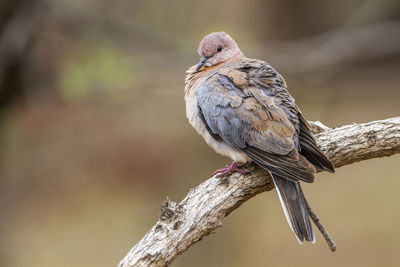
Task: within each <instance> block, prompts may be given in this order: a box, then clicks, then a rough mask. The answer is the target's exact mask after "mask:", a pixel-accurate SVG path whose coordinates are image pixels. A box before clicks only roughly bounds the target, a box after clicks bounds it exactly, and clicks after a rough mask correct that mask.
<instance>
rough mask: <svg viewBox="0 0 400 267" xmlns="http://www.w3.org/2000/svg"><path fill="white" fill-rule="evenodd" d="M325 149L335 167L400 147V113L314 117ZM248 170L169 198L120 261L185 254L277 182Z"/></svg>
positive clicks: (124, 264)
mask: <svg viewBox="0 0 400 267" xmlns="http://www.w3.org/2000/svg"><path fill="white" fill-rule="evenodd" d="M311 124H312V130H313V132H314V133H317V134H316V135H315V137H316V139H317V142H318V144H319V146H320V147H321V149H322V151H324V153H326V155H327V156H328V157H329V158H330V159H331V160H332V161H333V163H334V164H335V167H336V168H338V167H341V166H343V165H347V164H351V163H354V162H357V161H361V160H367V159H372V158H378V157H383V156H391V155H394V154H397V153H400V117H396V118H391V119H387V120H381V121H373V122H368V123H363V124H352V125H344V126H340V127H336V128H333V129H329V128H327V127H326V126H324V125H322V124H321V123H318V122H317V123H311ZM245 168H246V169H247V170H251V172H250V173H248V174H239V173H233V174H231V175H229V176H227V177H225V178H216V177H211V178H209V179H208V180H206V181H204V182H203V183H201V184H200V185H198V186H197V187H195V188H192V189H190V190H189V193H188V194H187V196H186V197H185V199H183V200H182V202H180V203H176V202H173V201H170V200H169V198H167V200H166V201H165V202H164V204H163V205H162V208H161V214H160V219H159V221H158V222H157V223H156V224H155V225H154V226H153V228H152V229H151V230H150V231H149V232H148V233H147V234H146V235H145V236H144V237H143V238H142V240H140V241H139V243H137V244H136V245H135V246H134V247H133V248H132V249H131V250H130V251H129V252H128V254H127V255H126V256H125V258H124V259H123V260H122V261H121V262H120V263H119V265H118V266H120V267H130V266H167V265H169V264H170V263H171V262H172V261H173V260H174V259H175V258H176V256H178V255H179V254H181V253H183V252H184V251H185V250H187V249H188V248H189V247H190V246H191V245H193V244H194V243H196V242H198V241H200V240H201V239H202V238H203V237H204V236H207V235H209V234H210V233H213V232H215V230H216V229H217V228H218V227H221V226H222V220H223V219H224V217H225V216H227V215H228V214H229V213H231V212H232V211H233V210H234V209H236V208H238V207H239V206H240V205H241V204H242V203H244V202H245V201H247V200H248V199H250V198H252V197H254V196H255V195H257V194H259V193H261V192H264V191H269V190H272V189H273V188H274V185H273V182H272V181H271V178H270V176H269V174H268V172H267V171H265V170H263V169H261V168H260V167H258V166H256V165H254V164H247V165H246V166H245Z"/></svg>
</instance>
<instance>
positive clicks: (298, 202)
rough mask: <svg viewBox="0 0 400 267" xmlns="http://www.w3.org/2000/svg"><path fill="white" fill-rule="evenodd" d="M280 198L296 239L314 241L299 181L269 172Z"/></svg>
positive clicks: (301, 241)
mask: <svg viewBox="0 0 400 267" xmlns="http://www.w3.org/2000/svg"><path fill="white" fill-rule="evenodd" d="M271 176H272V179H273V181H274V183H275V187H276V189H277V191H278V195H279V199H280V200H281V203H282V207H283V210H284V212H285V215H286V219H287V221H288V223H289V226H290V228H291V229H292V231H293V232H294V233H295V235H296V237H297V240H298V241H299V242H300V243H301V244H302V243H303V241H304V240H306V241H310V242H313V243H314V242H315V233H314V230H313V228H312V225H311V221H310V217H309V215H308V212H307V207H306V204H305V201H304V195H303V191H302V190H301V187H300V184H299V182H294V181H290V180H287V179H284V178H282V177H279V176H276V175H274V174H271Z"/></svg>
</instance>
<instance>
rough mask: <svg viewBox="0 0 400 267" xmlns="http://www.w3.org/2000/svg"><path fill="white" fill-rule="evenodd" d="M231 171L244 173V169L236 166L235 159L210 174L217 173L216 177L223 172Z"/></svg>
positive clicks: (223, 173)
mask: <svg viewBox="0 0 400 267" xmlns="http://www.w3.org/2000/svg"><path fill="white" fill-rule="evenodd" d="M231 172H240V173H246V171H245V170H242V169H240V168H239V167H238V164H237V162H236V161H234V162H232V163H231V165H229V166H227V167H226V168H222V169H219V170H216V171H215V172H213V174H212V175H215V174H218V175H217V177H221V176H223V175H225V174H229V173H231Z"/></svg>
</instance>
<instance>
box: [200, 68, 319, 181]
mask: <svg viewBox="0 0 400 267" xmlns="http://www.w3.org/2000/svg"><path fill="white" fill-rule="evenodd" d="M259 65H260V63H259V62H258V61H254V62H249V63H248V64H240V67H235V68H225V69H222V70H220V71H217V72H215V73H214V74H213V75H212V76H211V77H209V78H208V79H207V80H206V81H205V82H204V83H203V84H202V86H201V88H200V89H199V91H198V95H197V97H198V103H199V112H200V114H199V116H201V117H202V119H203V122H204V123H205V124H206V128H207V129H208V130H209V132H210V133H211V134H212V135H213V136H215V135H218V136H220V138H221V139H222V140H223V141H225V142H226V143H228V144H230V145H232V146H233V147H235V148H236V149H240V150H242V151H243V152H244V153H246V154H247V155H248V156H249V157H250V158H251V159H252V160H253V161H255V162H256V163H257V164H259V165H260V166H262V167H263V168H265V169H267V170H269V171H271V172H272V173H275V174H277V175H279V176H281V177H283V178H286V179H290V180H292V181H298V180H303V181H307V182H312V181H313V179H314V175H313V173H315V168H314V166H313V165H312V164H310V163H309V162H308V161H307V160H306V159H305V158H304V157H303V156H301V155H299V153H298V150H297V146H298V129H297V128H298V118H297V117H296V114H291V112H292V111H289V110H287V109H290V107H291V105H294V103H291V101H293V100H292V98H291V97H290V95H289V94H288V93H287V91H286V90H285V89H284V88H283V87H279V88H280V89H279V90H281V89H283V91H284V92H283V93H285V92H286V94H287V97H286V96H282V97H280V96H279V92H278V91H279V90H278V89H277V90H275V89H276V88H272V87H278V86H279V84H280V83H281V82H283V83H284V81H281V80H280V78H279V75H278V74H277V73H276V72H275V71H274V70H273V69H272V67H269V66H268V65H267V64H266V63H264V65H263V64H261V67H260V66H259ZM271 70H273V72H272V71H271ZM271 73H273V74H271ZM271 75H272V76H273V77H272V76H271ZM267 86H270V87H271V86H272V87H271V88H270V89H268V87H267ZM275 91H276V92H275ZM294 107H295V105H294ZM296 122H297V123H296Z"/></svg>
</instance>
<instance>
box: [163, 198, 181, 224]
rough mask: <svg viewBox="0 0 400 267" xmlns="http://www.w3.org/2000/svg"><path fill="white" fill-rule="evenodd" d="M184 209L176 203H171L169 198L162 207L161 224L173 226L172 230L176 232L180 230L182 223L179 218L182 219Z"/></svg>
mask: <svg viewBox="0 0 400 267" xmlns="http://www.w3.org/2000/svg"><path fill="white" fill-rule="evenodd" d="M182 211H183V208H182V206H181V205H180V204H179V203H176V202H174V201H171V200H170V199H169V197H167V199H166V200H165V201H164V203H163V204H162V206H161V212H160V222H163V223H166V224H172V223H173V226H172V228H173V229H174V230H176V229H178V228H179V226H181V224H182V221H180V220H179V217H181V214H182Z"/></svg>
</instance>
